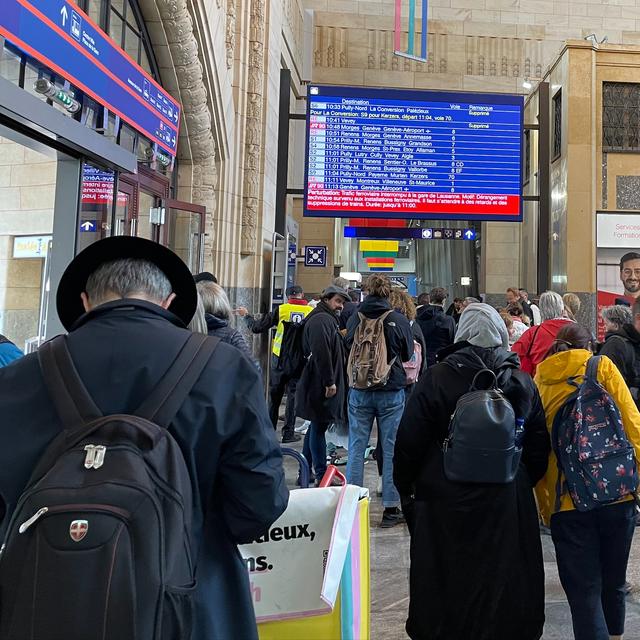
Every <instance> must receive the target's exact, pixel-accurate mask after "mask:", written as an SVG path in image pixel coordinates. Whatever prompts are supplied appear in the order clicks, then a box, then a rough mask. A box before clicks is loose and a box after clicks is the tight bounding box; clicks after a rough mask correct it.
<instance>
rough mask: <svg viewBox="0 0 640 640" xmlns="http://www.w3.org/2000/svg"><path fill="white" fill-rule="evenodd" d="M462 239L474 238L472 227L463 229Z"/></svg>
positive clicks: (474, 233)
mask: <svg viewBox="0 0 640 640" xmlns="http://www.w3.org/2000/svg"><path fill="white" fill-rule="evenodd" d="M464 239H465V240H475V239H476V232H475V230H474V229H465V230H464Z"/></svg>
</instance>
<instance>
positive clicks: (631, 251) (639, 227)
mask: <svg viewBox="0 0 640 640" xmlns="http://www.w3.org/2000/svg"><path fill="white" fill-rule="evenodd" d="M597 262H598V272H597V286H598V340H600V341H601V340H604V333H605V331H604V323H603V321H602V318H601V315H600V312H601V311H602V309H603V308H604V307H608V306H611V305H614V304H627V305H632V304H633V303H634V301H635V299H636V298H637V297H638V296H640V215H638V214H620V213H610V214H609V213H599V214H598V254H597Z"/></svg>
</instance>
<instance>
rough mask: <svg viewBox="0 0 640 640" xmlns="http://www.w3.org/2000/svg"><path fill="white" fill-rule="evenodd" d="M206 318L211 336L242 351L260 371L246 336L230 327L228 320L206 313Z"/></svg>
mask: <svg viewBox="0 0 640 640" xmlns="http://www.w3.org/2000/svg"><path fill="white" fill-rule="evenodd" d="M204 317H205V320H206V321H207V329H208V330H209V335H210V336H215V337H216V338H220V340H222V342H226V343H227V344H230V345H231V346H233V347H235V348H236V349H239V350H240V351H242V353H244V355H245V356H247V358H249V360H251V362H253V364H254V365H255V366H256V368H257V369H258V371H260V365H259V363H258V361H257V360H256V359H255V358H254V357H253V353H252V352H251V349H250V348H249V345H248V344H247V341H246V340H245V339H244V336H243V335H242V334H241V333H240V332H239V331H238V330H237V329H234V328H233V327H230V326H229V321H228V320H223V319H222V318H218V317H217V316H214V315H212V314H210V313H206V314H205V316H204Z"/></svg>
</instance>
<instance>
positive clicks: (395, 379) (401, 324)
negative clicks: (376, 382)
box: [345, 296, 413, 391]
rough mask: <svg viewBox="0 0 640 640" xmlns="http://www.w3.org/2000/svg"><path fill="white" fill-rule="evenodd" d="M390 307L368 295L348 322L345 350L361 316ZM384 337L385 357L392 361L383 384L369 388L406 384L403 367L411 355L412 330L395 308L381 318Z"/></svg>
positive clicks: (375, 315)
mask: <svg viewBox="0 0 640 640" xmlns="http://www.w3.org/2000/svg"><path fill="white" fill-rule="evenodd" d="M389 309H391V303H390V302H389V301H388V300H386V299H384V298H379V297H377V296H367V297H366V298H365V300H364V301H363V302H362V304H361V305H360V307H359V308H358V313H354V314H353V315H352V316H351V318H350V319H349V322H348V324H347V337H346V339H345V344H346V347H347V350H350V349H351V347H352V345H353V338H354V337H355V333H356V329H357V328H358V325H359V324H360V316H359V314H360V313H361V314H362V315H364V316H366V317H367V318H379V317H380V316H381V315H382V314H383V313H385V312H387V311H389ZM384 339H385V341H386V344H387V359H388V362H391V361H392V360H393V359H394V358H395V360H394V362H393V364H392V365H391V372H390V373H389V379H388V380H387V384H386V385H384V387H380V388H379V389H375V388H372V389H371V391H376V390H378V391H398V390H399V389H404V388H405V387H406V386H407V375H406V373H405V371H404V368H403V366H402V363H403V362H408V361H409V360H411V356H412V355H413V332H412V330H411V325H410V324H409V321H408V320H407V319H406V318H405V316H403V315H402V314H401V313H399V312H398V311H392V312H391V313H390V314H389V315H388V316H387V317H386V318H385V320H384Z"/></svg>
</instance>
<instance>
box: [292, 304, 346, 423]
mask: <svg viewBox="0 0 640 640" xmlns="http://www.w3.org/2000/svg"><path fill="white" fill-rule="evenodd" d="M303 331H304V332H303V335H302V341H303V351H304V356H305V358H306V360H307V361H306V364H305V366H304V369H303V371H302V375H301V376H300V380H299V381H298V386H297V389H296V415H297V416H299V417H300V418H304V419H305V420H312V421H314V422H334V421H339V420H343V419H344V417H345V415H346V414H345V405H346V396H347V385H346V377H345V373H346V372H345V364H346V362H345V352H344V341H343V339H342V336H341V335H340V332H339V328H338V317H337V316H336V314H335V313H334V312H333V311H332V310H331V309H330V308H329V307H328V306H327V305H326V304H325V303H324V302H320V303H318V306H317V307H316V308H315V309H314V310H313V311H312V312H311V313H310V314H309V315H308V316H307V317H306V318H305V320H304V330H303ZM334 384H335V385H336V388H337V393H336V395H335V396H333V398H327V397H326V396H325V392H326V387H330V386H332V385H334Z"/></svg>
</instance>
